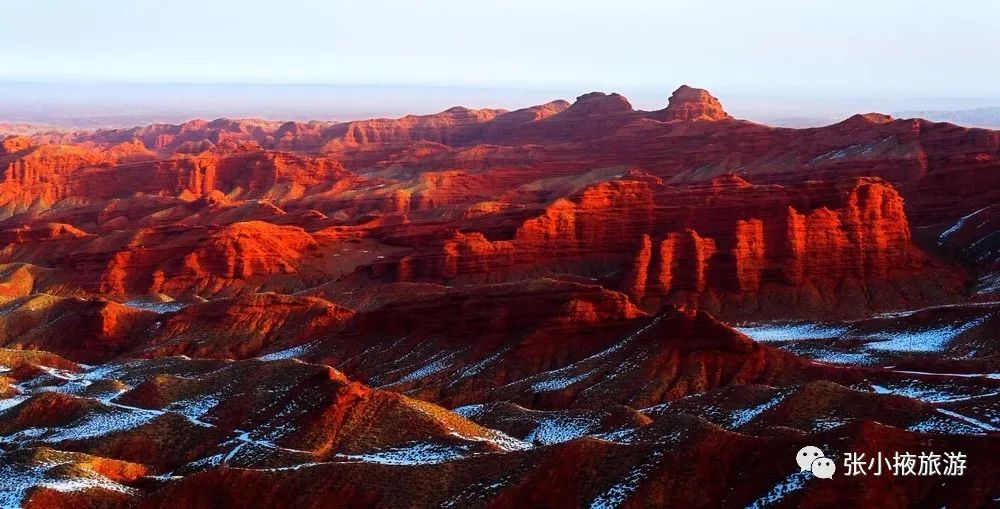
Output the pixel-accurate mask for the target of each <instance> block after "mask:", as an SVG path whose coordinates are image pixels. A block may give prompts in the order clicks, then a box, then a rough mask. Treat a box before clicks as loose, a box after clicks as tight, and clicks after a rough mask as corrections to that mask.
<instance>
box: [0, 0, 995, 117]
mask: <svg viewBox="0 0 1000 509" xmlns="http://www.w3.org/2000/svg"><path fill="white" fill-rule="evenodd" d="M998 20H1000V2H998V1H993V0H963V1H961V2H947V1H918V0H907V1H903V0H864V1H859V0H836V1H833V0H830V1H827V0H819V1H806V0H795V1H793V0H770V1H768V0H764V1H753V2H751V1H716V2H705V1H694V0H678V1H667V0H662V1H641V2H640V1H591V0H551V1H545V0H529V1H524V0H505V1H497V2H494V1H476V0H461V1H451V0H447V1H426V2H420V1H373V0H368V1H346V0H341V1H328V0H309V1H307V0H281V1H279V0H270V1H257V0H217V1H210V0H174V1H170V2H163V1H158V2H152V1H143V0H132V1H124V0H122V1H112V0H88V1H78V0H31V1H22V2H8V3H5V4H4V6H3V23H2V28H0V46H2V48H3V50H2V51H0V81H76V82H147V83H149V82H152V83H160V82H171V83H339V84H345V83H346V84H368V83H379V84H425V85H426V84H434V85H449V86H452V85H470V86H483V85H488V86H502V87H507V86H514V87H521V86H524V87H527V86H530V87H553V88H560V89H565V88H572V89H579V90H590V89H614V90H626V91H627V90H638V89H645V90H665V89H672V88H673V87H675V86H676V85H678V84H680V83H692V84H694V85H697V86H701V87H706V88H709V89H711V90H713V91H722V92H729V93H774V94H784V93H789V94H792V93H810V94H814V95H843V96H851V95H855V96H857V95H880V96H886V95H896V96H910V97H915V96H948V97H995V96H997V95H998V90H1000V50H998V49H997V40H998V39H1000V36H998V33H1000V21H998Z"/></svg>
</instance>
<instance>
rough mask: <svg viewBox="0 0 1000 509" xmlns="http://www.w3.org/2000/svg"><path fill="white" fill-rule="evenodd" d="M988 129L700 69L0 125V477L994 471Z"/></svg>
mask: <svg viewBox="0 0 1000 509" xmlns="http://www.w3.org/2000/svg"><path fill="white" fill-rule="evenodd" d="M998 157H1000V133H998V132H996V131H990V130H984V129H968V128H964V127H960V126H955V125H952V124H944V123H933V122H928V121H925V120H919V119H894V118H892V117H889V116H887V115H881V114H877V113H867V114H862V115H856V116H853V117H851V118H849V119H847V120H844V121H843V122H839V123H836V124H832V125H830V126H826V127H820V128H812V129H802V130H795V129H778V128H772V127H769V126H764V125H759V124H754V123H751V122H747V121H742V120H738V119H734V118H732V117H731V116H730V115H728V114H727V113H726V112H725V110H724V109H723V107H722V105H721V103H720V102H719V100H718V99H716V98H715V97H713V96H712V95H711V94H710V93H709V92H708V91H705V90H701V89H696V88H692V87H688V86H682V87H680V88H679V89H677V90H676V91H675V92H674V93H673V94H672V95H671V96H670V97H669V99H667V106H666V108H664V109H662V110H658V111H642V110H636V109H635V108H634V107H633V106H632V105H631V104H630V103H629V101H628V100H627V99H626V98H625V97H623V96H622V95H620V94H617V93H613V92H609V93H606V92H592V93H588V94H583V95H581V96H580V97H577V98H576V100H575V101H573V102H568V101H562V100H556V101H552V102H549V103H546V104H542V105H538V106H532V107H527V108H522V109H517V110H514V111H506V110H499V109H479V110H474V109H468V108H463V107H454V108H449V109H448V110H446V111H443V112H441V113H437V114H432V115H409V116H405V117H402V118H399V119H369V120H359V121H353V122H342V123H334V122H308V123H302V122H274V121H260V120H231V119H219V120H214V121H204V120H193V121H190V122H187V123H184V124H181V125H166V124H161V125H151V126H144V127H136V128H133V129H116V130H115V129H113V130H100V131H93V132H86V131H80V132H72V133H46V134H37V135H32V136H7V137H2V136H0V172H2V173H0V506H3V507H7V506H11V507H19V506H24V507H80V506H91V507H98V506H99V507H188V506H191V507H204V506H206V504H209V505H220V506H226V507H244V506H245V507H287V506H288V505H289V504H290V503H292V502H289V501H294V504H293V505H294V506H296V507H328V506H330V505H331V504H334V505H340V506H345V507H355V506H356V507H372V506H376V507H414V506H417V507H425V506H444V507H487V506H488V507H525V506H544V507H705V506H711V507H761V506H767V505H769V504H782V505H786V506H789V507H792V506H829V505H833V504H840V505H842V506H851V507H853V506H862V507H866V506H884V505H892V506H894V507H895V506H898V507H927V506H937V507H940V506H944V505H947V506H949V507H950V506H968V507H979V506H988V505H989V504H991V503H993V502H994V500H993V498H995V495H996V494H995V493H994V491H995V489H994V488H993V486H994V485H995V481H994V479H995V478H996V475H995V473H996V471H997V469H998V465H997V459H996V458H1000V450H998V444H997V442H996V440H995V439H994V437H993V435H994V434H995V433H996V430H997V429H998V428H1000V420H998V415H1000V409H998V404H1000V403H998V402H1000V399H998V398H1000V396H998V395H1000V375H998V374H997V369H996V362H995V357H996V355H997V346H996V339H997V338H996V337H995V336H996V335H995V332H994V331H995V330H997V326H998V320H1000V307H998V305H997V304H996V302H995V301H996V300H997V295H998V292H1000V283H998V281H1000V278H998V277H997V276H998V274H1000V268H998V263H1000V261H998V257H997V252H998V251H997V249H998V244H997V242H998V239H997V235H996V221H997V213H996V212H997V210H998V208H997V207H998V206H1000V205H998V201H1000V195H998V190H997V182H998V180H997V179H996V175H997V172H998V170H1000V159H998ZM807 445H813V446H818V447H819V446H822V447H823V448H826V449H827V450H826V452H827V453H828V454H829V455H830V457H836V458H838V459H839V458H841V455H843V454H844V453H846V452H859V453H861V452H864V453H866V454H868V455H869V456H873V455H875V454H877V453H878V452H880V451H881V452H883V453H887V454H888V453H891V452H892V451H906V450H910V451H911V452H913V453H920V452H936V453H939V454H940V453H943V452H944V451H962V452H965V453H966V454H967V455H968V457H967V462H968V465H967V469H966V471H965V474H964V475H963V476H950V477H947V478H939V477H936V476H917V477H912V478H907V480H906V482H907V484H906V485H905V486H906V489H899V487H898V486H897V485H895V484H893V483H892V482H889V481H886V478H884V477H867V478H866V477H852V478H847V477H845V476H842V475H841V473H837V474H835V476H834V478H833V479H830V480H821V479H813V478H811V477H809V475H811V474H809V473H808V472H800V471H799V469H798V468H797V467H796V465H795V461H794V455H795V453H796V451H798V450H800V449H801V448H802V447H805V446H807ZM838 464H840V462H839V461H838ZM991 497H993V498H991Z"/></svg>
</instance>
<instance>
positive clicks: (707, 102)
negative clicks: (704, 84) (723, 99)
mask: <svg viewBox="0 0 1000 509" xmlns="http://www.w3.org/2000/svg"><path fill="white" fill-rule="evenodd" d="M724 118H732V117H731V116H730V115H729V114H728V113H726V112H725V110H723V109H722V103H720V102H719V100H718V99H716V98H715V97H714V96H713V95H712V94H710V93H709V92H708V90H704V89H701V88H694V87H690V86H688V85H681V86H680V87H679V88H678V89H677V90H674V93H673V94H671V95H670V99H669V100H668V102H667V120H722V119H724Z"/></svg>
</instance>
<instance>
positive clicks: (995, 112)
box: [893, 106, 1000, 127]
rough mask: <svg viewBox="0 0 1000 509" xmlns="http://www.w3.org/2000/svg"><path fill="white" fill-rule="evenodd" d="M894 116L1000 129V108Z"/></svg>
mask: <svg viewBox="0 0 1000 509" xmlns="http://www.w3.org/2000/svg"><path fill="white" fill-rule="evenodd" d="M893 115H894V116H896V117H901V118H912V117H916V118H926V119H928V120H934V121H935V122H951V123H953V124H960V125H967V126H973V127H1000V106H990V107H986V108H973V109H968V110H953V111H948V110H925V111H901V112H898V113H894V114H893Z"/></svg>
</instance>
